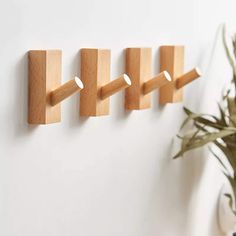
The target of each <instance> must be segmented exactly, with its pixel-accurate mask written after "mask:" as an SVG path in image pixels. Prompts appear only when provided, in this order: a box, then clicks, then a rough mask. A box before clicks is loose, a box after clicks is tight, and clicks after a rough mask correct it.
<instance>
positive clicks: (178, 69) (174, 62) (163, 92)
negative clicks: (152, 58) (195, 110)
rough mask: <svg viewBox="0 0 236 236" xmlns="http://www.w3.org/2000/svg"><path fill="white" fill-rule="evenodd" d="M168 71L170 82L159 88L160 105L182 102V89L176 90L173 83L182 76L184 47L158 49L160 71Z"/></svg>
mask: <svg viewBox="0 0 236 236" xmlns="http://www.w3.org/2000/svg"><path fill="white" fill-rule="evenodd" d="M164 70H166V71H168V73H169V74H170V76H171V78H172V81H171V82H170V83H167V84H166V85H164V86H162V87H161V88H160V90H159V91H160V93H159V102H160V104H166V103H175V102H181V101H182V100H183V91H182V89H177V88H176V86H175V81H176V79H177V78H178V77H180V76H181V75H182V74H183V70H184V47H183V46H162V47H161V48H160V71H164Z"/></svg>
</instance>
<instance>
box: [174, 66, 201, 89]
mask: <svg viewBox="0 0 236 236" xmlns="http://www.w3.org/2000/svg"><path fill="white" fill-rule="evenodd" d="M200 76H201V71H200V70H199V69H198V68H194V69H193V70H191V71H189V72H187V73H186V74H184V75H182V76H180V77H179V78H177V79H176V81H175V83H176V84H175V86H176V88H177V89H180V88H182V87H184V86H185V85H186V84H188V83H190V82H192V81H193V80H195V79H197V78H199V77H200Z"/></svg>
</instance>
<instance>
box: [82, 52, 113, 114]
mask: <svg viewBox="0 0 236 236" xmlns="http://www.w3.org/2000/svg"><path fill="white" fill-rule="evenodd" d="M110 61H111V53H110V50H108V49H82V50H81V80H82V82H83V84H84V89H82V90H81V92H80V115H81V116H102V115H108V114H109V98H106V99H104V100H101V97H100V92H101V87H102V86H104V85H106V84H107V83H109V82H110Z"/></svg>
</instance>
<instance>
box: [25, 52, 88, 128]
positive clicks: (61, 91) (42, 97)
mask: <svg viewBox="0 0 236 236" xmlns="http://www.w3.org/2000/svg"><path fill="white" fill-rule="evenodd" d="M61 54H62V53H61V51H60V50H32V51H29V54H28V59H29V65H28V69H29V71H28V72H29V98H28V109H29V112H28V122H29V123H30V124H49V123H55V122H60V120H61V108H60V102H62V101H63V100H64V99H66V98H67V97H69V96H71V95H72V94H74V93H75V92H78V91H80V90H81V89H83V83H82V81H81V80H80V79H79V78H78V77H75V78H74V79H72V80H70V81H68V82H67V83H65V84H63V85H61Z"/></svg>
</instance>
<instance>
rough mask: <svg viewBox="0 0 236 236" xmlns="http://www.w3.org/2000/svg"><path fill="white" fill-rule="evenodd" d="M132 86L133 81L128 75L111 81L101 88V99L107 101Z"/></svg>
mask: <svg viewBox="0 0 236 236" xmlns="http://www.w3.org/2000/svg"><path fill="white" fill-rule="evenodd" d="M130 85H131V80H130V78H129V76H128V75H126V74H123V75H121V76H120V77H119V78H117V79H115V80H113V81H111V82H110V83H108V84H107V85H105V86H103V87H102V88H101V99H102V100H103V99H105V98H108V97H110V96H111V95H113V94H115V93H116V92H118V91H120V90H121V89H125V88H127V87H129V86H130Z"/></svg>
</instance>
